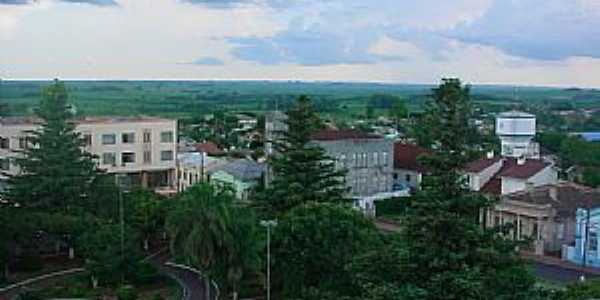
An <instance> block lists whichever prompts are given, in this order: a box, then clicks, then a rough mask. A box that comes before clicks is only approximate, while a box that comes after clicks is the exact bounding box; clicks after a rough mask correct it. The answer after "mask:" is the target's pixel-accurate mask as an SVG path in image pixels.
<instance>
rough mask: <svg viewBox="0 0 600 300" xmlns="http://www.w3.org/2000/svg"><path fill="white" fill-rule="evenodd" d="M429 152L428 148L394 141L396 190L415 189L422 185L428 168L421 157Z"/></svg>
mask: <svg viewBox="0 0 600 300" xmlns="http://www.w3.org/2000/svg"><path fill="white" fill-rule="evenodd" d="M428 152H429V151H428V150H427V149H425V148H423V147H420V146H417V145H413V144H405V143H401V142H396V143H394V171H393V189H394V190H404V189H406V188H410V189H411V190H415V189H419V188H420V187H421V182H422V181H423V174H424V173H425V172H426V169H425V167H424V166H423V165H422V164H421V163H420V162H419V157H420V156H421V155H424V154H427V153H428Z"/></svg>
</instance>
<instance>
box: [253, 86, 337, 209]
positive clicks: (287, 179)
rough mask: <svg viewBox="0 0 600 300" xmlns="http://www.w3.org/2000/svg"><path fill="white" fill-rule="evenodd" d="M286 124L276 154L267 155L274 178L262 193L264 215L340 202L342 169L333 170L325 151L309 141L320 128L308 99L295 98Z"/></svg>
mask: <svg viewBox="0 0 600 300" xmlns="http://www.w3.org/2000/svg"><path fill="white" fill-rule="evenodd" d="M285 123H286V125H287V127H288V130H287V131H286V132H285V133H284V135H283V138H282V140H281V141H277V142H276V143H275V150H276V152H277V154H276V155H274V156H272V157H271V158H270V162H269V163H270V166H271V168H272V170H273V174H274V178H273V181H272V182H271V183H270V184H269V186H268V187H267V188H266V189H265V191H264V192H263V193H262V197H261V199H260V200H261V205H262V208H263V209H264V210H265V211H266V213H267V214H270V215H278V214H282V213H285V212H286V211H288V210H290V209H292V208H293V207H295V206H298V205H301V204H304V203H308V202H312V201H314V202H331V201H337V202H341V201H343V200H344V197H345V192H346V191H347V189H346V186H345V182H344V180H345V178H344V176H345V171H344V170H338V169H336V166H335V162H334V161H333V159H332V158H330V157H328V156H327V154H326V152H325V150H324V149H323V148H321V147H320V146H319V145H317V144H315V143H313V142H311V137H312V135H313V134H314V133H315V132H316V131H317V130H318V129H319V128H320V127H321V120H320V119H319V116H318V115H317V114H316V112H315V110H314V108H313V106H312V103H311V101H310V100H309V99H308V98H306V97H300V98H298V101H297V103H296V105H295V106H294V107H293V108H292V109H291V110H289V111H288V112H287V120H286V121H285Z"/></svg>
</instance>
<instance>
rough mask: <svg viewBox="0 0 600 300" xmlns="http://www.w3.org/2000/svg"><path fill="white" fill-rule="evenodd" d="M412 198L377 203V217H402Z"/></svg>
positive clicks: (392, 199)
mask: <svg viewBox="0 0 600 300" xmlns="http://www.w3.org/2000/svg"><path fill="white" fill-rule="evenodd" d="M409 202H410V198H408V197H403V198H391V199H385V200H381V201H376V202H375V207H376V209H377V216H378V217H381V216H401V215H404V214H405V213H406V204H407V203H409Z"/></svg>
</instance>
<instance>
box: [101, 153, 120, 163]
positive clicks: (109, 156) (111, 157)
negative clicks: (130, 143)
mask: <svg viewBox="0 0 600 300" xmlns="http://www.w3.org/2000/svg"><path fill="white" fill-rule="evenodd" d="M102 164H103V165H111V166H115V165H116V164H117V160H116V155H115V154H114V153H113V152H107V153H102Z"/></svg>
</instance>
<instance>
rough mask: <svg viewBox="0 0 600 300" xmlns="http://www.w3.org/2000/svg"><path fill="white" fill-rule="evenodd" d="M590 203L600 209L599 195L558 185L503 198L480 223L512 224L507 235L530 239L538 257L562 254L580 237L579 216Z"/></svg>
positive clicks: (484, 213)
mask: <svg viewBox="0 0 600 300" xmlns="http://www.w3.org/2000/svg"><path fill="white" fill-rule="evenodd" d="M590 203H595V204H596V205H600V192H599V191H597V190H596V191H594V190H592V189H591V188H588V187H585V186H582V185H578V184H575V183H571V182H559V183H555V184H549V185H542V186H538V187H535V188H532V189H530V190H524V191H520V192H515V193H511V194H508V195H502V196H500V200H499V202H498V203H497V204H496V205H495V207H494V208H493V209H488V210H487V211H486V212H482V214H481V219H482V220H481V221H482V223H484V224H486V226H488V227H493V226H498V225H500V224H507V223H509V224H513V227H512V229H511V230H510V232H509V233H508V236H509V237H510V238H512V239H518V240H524V239H528V238H531V239H532V240H533V244H532V249H530V250H532V251H533V252H535V253H536V254H538V255H543V254H545V253H555V254H560V253H561V252H565V250H564V249H563V248H565V245H572V244H574V243H575V241H576V239H577V237H578V234H577V224H578V221H577V216H578V214H577V212H578V210H579V209H580V208H582V207H588V205H589V204H590ZM594 207H596V206H594ZM597 207H600V206H597ZM599 221H600V220H599ZM563 256H565V257H566V254H565V253H563Z"/></svg>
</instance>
